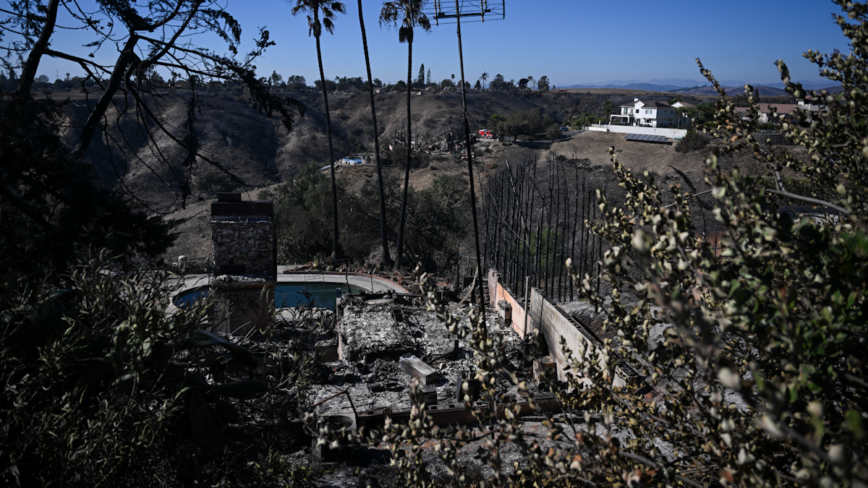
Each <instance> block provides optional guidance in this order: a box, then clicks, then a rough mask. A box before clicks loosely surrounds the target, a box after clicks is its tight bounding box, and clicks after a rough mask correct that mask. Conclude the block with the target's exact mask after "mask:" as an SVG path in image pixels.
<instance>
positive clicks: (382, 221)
mask: <svg viewBox="0 0 868 488" xmlns="http://www.w3.org/2000/svg"><path fill="white" fill-rule="evenodd" d="M359 25H361V26H362V46H363V47H364V48H365V67H366V68H367V69H368V88H369V91H370V93H371V118H372V119H373V122H374V157H375V158H376V160H377V184H378V185H379V187H380V245H381V246H382V247H383V264H385V265H386V266H392V264H393V263H392V257H391V256H389V242H388V241H387V240H386V197H385V195H384V193H383V167H382V165H381V164H380V140H379V132H377V109H376V107H375V106H374V82H373V81H372V80H371V58H370V56H369V55H368V36H367V34H366V33H365V17H364V16H363V15H362V0H359Z"/></svg>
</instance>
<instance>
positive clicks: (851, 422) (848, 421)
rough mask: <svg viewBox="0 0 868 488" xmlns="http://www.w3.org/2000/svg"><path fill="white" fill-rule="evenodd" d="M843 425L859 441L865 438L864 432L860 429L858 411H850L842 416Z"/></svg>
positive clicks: (860, 420)
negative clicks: (843, 419)
mask: <svg viewBox="0 0 868 488" xmlns="http://www.w3.org/2000/svg"><path fill="white" fill-rule="evenodd" d="M844 418H845V425H846V426H847V428H848V429H850V431H851V432H853V434H854V435H855V436H856V438H857V439H859V440H860V441H861V440H862V439H863V438H864V437H865V431H864V430H863V429H862V414H860V413H859V412H858V411H856V410H853V409H850V410H847V414H846V415H845V416H844Z"/></svg>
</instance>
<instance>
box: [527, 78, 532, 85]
mask: <svg viewBox="0 0 868 488" xmlns="http://www.w3.org/2000/svg"><path fill="white" fill-rule="evenodd" d="M527 84H528V85H530V86H531V87H533V76H528V77H527Z"/></svg>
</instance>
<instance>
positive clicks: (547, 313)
mask: <svg viewBox="0 0 868 488" xmlns="http://www.w3.org/2000/svg"><path fill="white" fill-rule="evenodd" d="M488 292H489V297H490V298H491V300H492V303H494V304H497V302H498V301H499V300H506V301H507V302H508V303H509V304H510V306H511V307H512V317H513V323H512V328H513V330H515V331H516V333H518V335H519V337H524V334H523V332H524V317H525V310H524V302H521V303H519V301H518V300H516V299H515V298H513V296H512V295H511V294H510V293H509V290H507V289H506V288H504V287H503V285H501V284H500V283H498V280H497V271H495V270H490V271H489V272H488ZM527 317H528V325H527V332H528V335H531V334H537V333H539V334H542V335H543V338H545V341H546V345H547V346H548V348H549V354H550V356H551V357H552V359H553V360H554V362H555V364H556V365H557V368H558V379H560V380H561V381H566V380H567V368H566V367H567V366H568V362H567V358H566V355H565V354H564V351H563V349H562V348H561V337H563V338H564V340H565V341H566V345H567V347H568V348H569V349H570V350H571V351H572V353H573V359H574V360H576V359H578V358H579V357H582V360H583V361H587V360H591V356H590V347H589V346H591V345H594V346H598V347H599V346H601V345H602V344H601V343H600V342H599V341H598V340H597V339H596V338H595V337H594V336H593V335H591V334H590V333H587V332H586V331H584V330H583V327H582V326H581V324H579V323H578V322H576V321H575V320H574V319H573V318H572V317H570V316H569V315H567V314H566V313H565V312H564V311H563V310H561V309H560V307H558V306H557V305H555V304H554V303H552V302H551V301H549V300H548V299H546V298H545V297H544V296H543V294H542V293H541V292H540V291H539V290H538V289H536V288H532V289H531V293H530V303H529V306H528V311H527ZM579 351H584V355H582V356H580V353H579ZM597 360H598V361H600V362H602V361H604V359H603V358H602V357H601V356H600V357H599V358H598V359H597ZM570 369H571V370H572V369H573V368H570ZM580 381H582V382H589V380H587V379H582V378H580ZM625 385H626V382H625V381H624V379H623V378H622V375H621V374H620V372H616V373H615V379H614V382H613V386H615V387H623V386H625Z"/></svg>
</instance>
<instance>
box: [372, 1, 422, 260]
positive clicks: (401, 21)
mask: <svg viewBox="0 0 868 488" xmlns="http://www.w3.org/2000/svg"><path fill="white" fill-rule="evenodd" d="M423 3H424V0H397V1H394V2H385V3H384V4H383V10H382V11H381V12H380V25H383V24H386V25H392V26H397V27H398V41H399V42H406V43H407V46H408V49H407V146H406V147H407V164H406V165H405V167H404V195H403V197H402V198H401V220H400V222H399V223H398V243H397V244H398V256H397V257H396V259H395V268H396V269H400V268H401V265H402V264H403V263H402V258H403V257H404V247H403V245H404V222H405V220H406V214H407V188H408V187H409V186H410V157H411V155H412V148H411V144H410V141H412V135H411V130H412V127H411V126H412V122H413V120H412V119H411V118H410V94H411V93H412V90H413V30H414V29H415V28H416V27H417V26H418V27H421V28H422V29H423V30H426V31H429V30H431V23H430V22H429V21H428V17H427V16H426V15H425V14H424V13H423V12H422V4H423Z"/></svg>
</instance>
